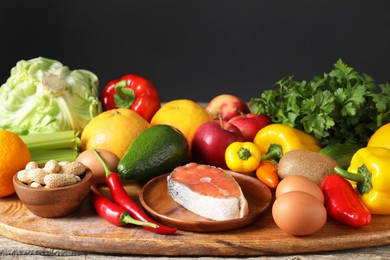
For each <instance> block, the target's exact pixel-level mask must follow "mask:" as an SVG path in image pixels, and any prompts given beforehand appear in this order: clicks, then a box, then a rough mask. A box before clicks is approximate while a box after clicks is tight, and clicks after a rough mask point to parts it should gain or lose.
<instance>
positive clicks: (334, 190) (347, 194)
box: [321, 174, 371, 227]
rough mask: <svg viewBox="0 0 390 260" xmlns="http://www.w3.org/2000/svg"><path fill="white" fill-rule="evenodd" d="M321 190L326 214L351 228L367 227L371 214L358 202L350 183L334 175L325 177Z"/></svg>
mask: <svg viewBox="0 0 390 260" xmlns="http://www.w3.org/2000/svg"><path fill="white" fill-rule="evenodd" d="M321 190H322V192H323V193H324V197H325V203H324V205H325V208H326V210H327V212H328V214H329V215H330V216H331V217H333V218H334V219H336V220H337V221H339V222H341V223H344V224H346V225H349V226H352V227H360V226H364V225H368V224H369V223H370V222H371V213H370V211H369V210H368V209H367V208H366V206H364V204H363V202H362V201H361V200H360V198H359V195H358V194H357V193H356V192H355V190H354V189H353V187H352V185H351V183H350V182H349V181H347V180H346V179H344V178H343V177H341V176H339V175H337V174H334V175H329V176H327V177H326V178H325V179H324V180H323V182H322V184H321Z"/></svg>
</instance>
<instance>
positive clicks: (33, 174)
mask: <svg viewBox="0 0 390 260" xmlns="http://www.w3.org/2000/svg"><path fill="white" fill-rule="evenodd" d="M48 174H49V173H48V172H47V171H46V170H44V169H41V168H37V169H31V170H29V171H28V178H29V179H30V180H31V181H35V182H38V183H40V184H44V183H45V182H44V178H45V176H46V175H48Z"/></svg>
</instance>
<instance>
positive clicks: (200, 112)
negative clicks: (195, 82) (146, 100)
mask: <svg viewBox="0 0 390 260" xmlns="http://www.w3.org/2000/svg"><path fill="white" fill-rule="evenodd" d="M210 120H212V116H211V114H210V113H208V112H207V110H206V109H205V108H204V107H202V106H201V105H200V104H198V103H196V102H195V101H192V100H189V99H176V100H172V101H170V102H168V103H165V104H163V105H162V106H161V108H160V109H159V110H158V111H157V112H156V113H155V114H154V116H153V118H152V120H151V121H150V125H152V126H153V125H159V124H166V125H170V126H173V127H175V128H177V129H179V130H180V131H181V132H182V133H183V135H184V136H185V137H186V139H187V141H188V145H189V146H191V142H192V137H193V135H194V133H195V131H196V129H197V128H198V127H199V126H200V125H201V124H203V123H205V122H207V121H210Z"/></svg>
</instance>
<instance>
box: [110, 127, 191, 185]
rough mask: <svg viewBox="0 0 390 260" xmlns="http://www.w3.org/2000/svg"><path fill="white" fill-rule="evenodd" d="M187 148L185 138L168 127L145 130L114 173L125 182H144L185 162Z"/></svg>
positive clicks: (187, 156)
mask: <svg viewBox="0 0 390 260" xmlns="http://www.w3.org/2000/svg"><path fill="white" fill-rule="evenodd" d="M188 158H189V145H188V142H187V139H186V138H185V136H184V135H183V134H182V133H181V132H180V131H179V130H178V129H176V128H175V127H172V126H170V125H163V124H161V125H155V126H152V127H150V128H148V129H146V130H144V131H143V132H142V133H141V134H140V135H139V136H138V137H137V138H136V139H135V140H134V141H133V143H132V144H131V145H130V146H129V147H128V149H127V151H126V153H125V154H124V155H123V157H122V158H121V159H120V161H119V163H118V166H117V170H118V174H119V175H120V176H121V178H123V179H124V180H129V181H136V182H143V183H144V182H147V181H149V180H151V179H153V178H154V177H157V176H159V175H162V174H165V173H169V172H171V171H172V170H173V169H174V168H176V167H177V166H180V165H183V164H185V163H187V161H188Z"/></svg>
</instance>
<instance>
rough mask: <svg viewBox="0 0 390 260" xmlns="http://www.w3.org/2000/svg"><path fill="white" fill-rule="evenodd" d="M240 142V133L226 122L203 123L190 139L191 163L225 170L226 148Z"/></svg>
mask: <svg viewBox="0 0 390 260" xmlns="http://www.w3.org/2000/svg"><path fill="white" fill-rule="evenodd" d="M242 140H243V138H242V134H241V131H240V130H239V129H238V128H237V127H236V126H234V125H233V124H231V123H229V122H227V121H224V120H221V119H220V120H212V121H209V122H206V123H203V124H202V125H200V126H199V127H198V129H197V130H196V131H195V134H194V136H193V139H192V145H191V156H192V161H194V162H196V163H200V164H207V165H213V166H217V167H221V168H224V169H227V165H226V162H225V150H226V148H227V147H228V146H229V144H231V143H233V142H235V141H242Z"/></svg>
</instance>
